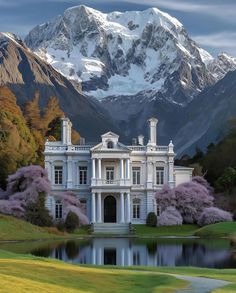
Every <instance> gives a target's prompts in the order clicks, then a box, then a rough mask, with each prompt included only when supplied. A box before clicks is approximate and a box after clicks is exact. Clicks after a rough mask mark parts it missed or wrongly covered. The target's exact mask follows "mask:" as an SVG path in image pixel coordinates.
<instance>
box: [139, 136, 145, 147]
mask: <svg viewBox="0 0 236 293" xmlns="http://www.w3.org/2000/svg"><path fill="white" fill-rule="evenodd" d="M143 140H144V136H143V135H142V134H140V135H139V136H138V144H139V145H144V142H143Z"/></svg>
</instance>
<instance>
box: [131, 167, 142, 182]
mask: <svg viewBox="0 0 236 293" xmlns="http://www.w3.org/2000/svg"><path fill="white" fill-rule="evenodd" d="M140 170H141V168H140V167H132V173H133V184H134V185H138V184H140Z"/></svg>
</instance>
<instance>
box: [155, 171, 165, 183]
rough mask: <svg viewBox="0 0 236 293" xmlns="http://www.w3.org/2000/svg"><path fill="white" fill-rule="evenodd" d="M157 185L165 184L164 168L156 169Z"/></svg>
mask: <svg viewBox="0 0 236 293" xmlns="http://www.w3.org/2000/svg"><path fill="white" fill-rule="evenodd" d="M156 184H157V185H163V184H164V167H156Z"/></svg>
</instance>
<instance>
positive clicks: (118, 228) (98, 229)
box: [93, 223, 130, 235]
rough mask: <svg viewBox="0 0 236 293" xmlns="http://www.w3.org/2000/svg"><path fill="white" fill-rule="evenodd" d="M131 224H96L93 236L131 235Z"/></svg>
mask: <svg viewBox="0 0 236 293" xmlns="http://www.w3.org/2000/svg"><path fill="white" fill-rule="evenodd" d="M129 233H130V224H128V223H125V224H123V223H122V224H121V223H94V224H93V234H118V235H119V234H121V235H122V234H129Z"/></svg>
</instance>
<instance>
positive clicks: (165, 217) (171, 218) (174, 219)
mask: <svg viewBox="0 0 236 293" xmlns="http://www.w3.org/2000/svg"><path fill="white" fill-rule="evenodd" d="M182 224H183V218H182V216H181V214H180V213H179V212H178V211H177V210H176V208H174V207H168V208H167V209H166V210H165V211H164V212H162V213H161V215H160V216H159V217H158V218H157V226H177V225H182Z"/></svg>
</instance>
